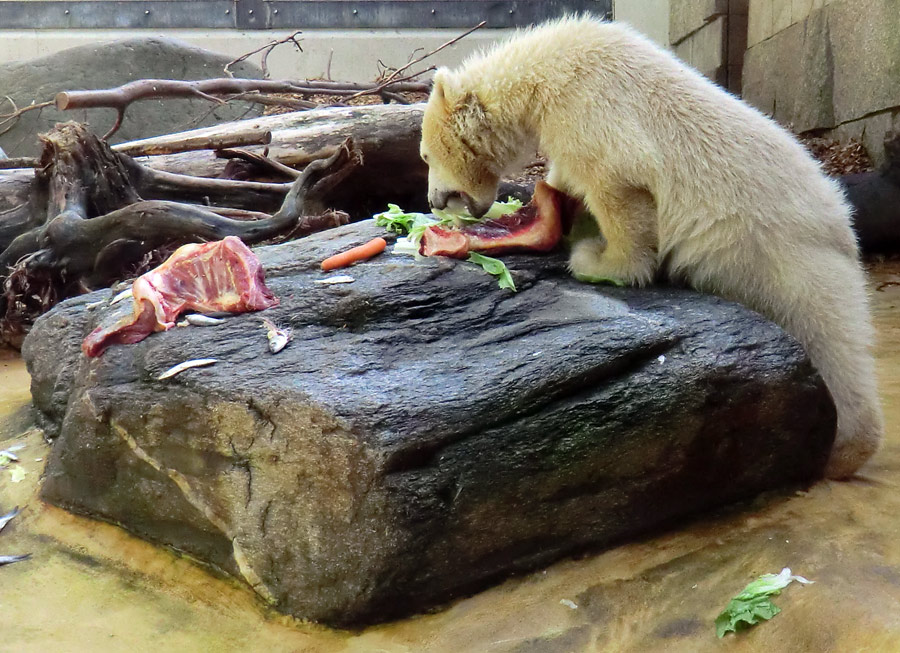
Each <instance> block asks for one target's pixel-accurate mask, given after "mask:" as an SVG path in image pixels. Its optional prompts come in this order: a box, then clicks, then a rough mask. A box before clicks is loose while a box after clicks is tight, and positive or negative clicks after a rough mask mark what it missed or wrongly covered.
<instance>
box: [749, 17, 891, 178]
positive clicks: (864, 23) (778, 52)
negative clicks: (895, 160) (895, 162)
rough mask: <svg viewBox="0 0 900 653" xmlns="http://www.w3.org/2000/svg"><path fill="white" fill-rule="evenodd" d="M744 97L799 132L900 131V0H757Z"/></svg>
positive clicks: (860, 134) (861, 135)
mask: <svg viewBox="0 0 900 653" xmlns="http://www.w3.org/2000/svg"><path fill="white" fill-rule="evenodd" d="M748 43H749V46H750V47H749V49H748V51H747V54H746V60H745V67H744V98H745V99H746V100H748V101H749V102H751V103H752V104H754V105H756V106H757V107H759V108H760V109H762V110H763V111H765V112H766V113H768V114H769V115H772V116H774V117H775V119H776V120H778V121H779V122H781V123H782V124H784V125H787V126H789V127H791V128H792V129H793V130H794V131H796V132H810V131H813V132H821V133H823V134H826V135H830V136H832V137H835V138H837V139H840V140H846V139H848V138H851V137H852V138H856V139H858V140H860V141H862V142H863V144H864V145H865V146H866V148H867V149H868V150H869V153H870V154H871V155H872V156H873V158H874V159H875V160H876V162H880V161H881V160H882V159H883V156H884V147H883V141H884V135H885V134H886V133H887V132H888V131H889V130H891V129H893V130H897V131H900V0H831V1H830V2H829V1H827V0H751V2H750V14H749V22H748Z"/></svg>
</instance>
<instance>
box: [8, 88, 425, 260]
mask: <svg viewBox="0 0 900 653" xmlns="http://www.w3.org/2000/svg"><path fill="white" fill-rule="evenodd" d="M422 112H423V105H421V104H413V105H374V106H361V107H341V108H329V109H316V110H312V111H304V112H297V113H287V114H281V115H274V116H265V117H261V118H255V119H252V120H243V121H238V122H233V123H226V124H223V125H218V126H216V127H209V128H205V129H195V130H192V131H188V132H182V133H178V134H172V135H169V136H160V137H156V138H149V139H144V140H141V141H133V142H131V143H122V144H121V145H116V146H114V147H113V150H114V151H116V152H120V153H123V154H130V155H131V156H134V157H141V158H138V159H137V160H138V162H139V163H142V164H144V166H146V167H147V168H149V169H151V170H153V171H157V172H158V173H160V174H154V173H151V172H149V171H148V172H145V173H143V175H144V177H145V179H144V180H143V181H139V182H138V186H139V188H138V190H139V192H141V193H142V195H143V196H144V197H151V196H152V197H154V198H157V199H170V200H173V201H205V200H204V197H205V192H204V191H203V189H202V188H198V189H197V190H196V193H195V194H194V195H192V196H185V195H184V193H185V183H184V182H186V180H185V179H184V178H183V177H171V176H167V175H166V174H164V173H172V174H176V175H186V176H191V177H206V178H216V177H220V176H224V175H225V174H226V170H225V169H226V165H227V163H228V160H227V159H225V158H222V157H219V156H217V154H216V152H215V151H212V150H208V149H207V150H203V149H202V148H204V147H206V148H208V147H233V146H235V145H237V144H242V143H248V142H253V140H254V139H255V138H259V139H266V140H268V141H269V142H268V144H267V145H265V146H263V145H258V146H253V145H250V146H248V147H246V149H247V150H248V151H250V152H254V153H257V154H262V153H263V152H267V156H268V158H269V159H272V160H274V161H277V162H278V163H281V164H284V165H286V166H289V167H292V168H302V167H303V166H305V165H306V164H308V163H309V162H311V161H315V160H316V159H321V158H326V157H328V156H330V155H331V154H333V153H334V151H335V150H336V149H337V147H338V146H339V145H340V144H341V143H342V142H343V141H344V140H345V139H346V138H348V137H351V138H353V141H354V143H355V145H356V147H357V148H358V149H359V151H360V152H361V153H362V157H363V163H362V165H361V166H359V167H358V168H357V169H355V170H354V171H353V173H352V174H350V175H349V176H348V177H347V178H346V179H345V180H344V182H343V183H341V184H339V185H338V186H337V187H335V188H334V189H333V190H332V191H331V192H330V193H328V195H326V196H325V197H323V198H321V202H322V203H323V205H324V206H325V208H339V209H341V210H343V211H346V212H347V213H349V214H350V216H351V218H353V219H358V218H363V217H367V216H369V215H371V214H372V213H373V212H376V211H380V210H383V207H384V206H385V204H386V203H387V202H396V203H397V204H400V205H401V206H404V207H406V206H409V207H410V208H411V209H414V208H418V209H424V208H425V205H426V201H425V190H426V186H427V184H426V179H427V176H428V168H427V167H426V166H425V164H424V163H423V162H422V161H421V159H420V158H419V139H420V133H421V131H420V128H421V122H422ZM266 140H260V141H259V142H260V143H265V142H266ZM185 150H195V151H185ZM145 155H148V156H145ZM149 155H154V156H149ZM270 178H271V177H270ZM277 180H278V181H282V182H283V181H290V178H289V177H287V176H284V175H282V176H280V177H278V178H277ZM217 188H218V190H219V191H220V192H223V193H224V192H225V187H224V186H222V185H220V186H219V187H217ZM245 191H246V188H243V187H242V188H241V190H240V191H239V192H235V193H231V194H229V195H227V197H226V196H223V197H222V205H223V206H229V207H233V208H242V209H248V210H255V211H263V212H273V211H276V210H278V208H279V206H280V205H281V202H282V200H283V199H284V194H285V193H286V192H287V187H286V186H284V184H277V187H275V186H267V187H260V188H259V189H258V192H257V193H256V194H247V193H246V192H245ZM43 192H44V191H43V189H42V188H41V183H40V180H38V179H37V178H36V175H35V173H34V171H33V170H29V169H23V170H8V171H0V248H3V247H4V245H3V243H4V242H7V243H8V242H9V239H10V235H12V237H15V235H18V234H20V233H23V232H24V231H27V230H28V228H29V226H28V225H29V224H31V225H33V224H40V223H42V222H44V221H45V220H46V215H44V213H45V202H44V198H43V197H42V196H41V195H42V193H43Z"/></svg>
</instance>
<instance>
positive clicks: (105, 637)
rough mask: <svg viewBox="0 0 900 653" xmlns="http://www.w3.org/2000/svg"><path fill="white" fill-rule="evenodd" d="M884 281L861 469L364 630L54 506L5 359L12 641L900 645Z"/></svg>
mask: <svg viewBox="0 0 900 653" xmlns="http://www.w3.org/2000/svg"><path fill="white" fill-rule="evenodd" d="M871 279H872V287H873V290H874V292H873V298H874V306H875V314H876V321H877V326H878V331H879V336H880V341H879V345H878V352H877V353H878V361H879V373H880V377H881V392H882V396H883V399H884V407H885V413H886V421H887V429H888V431H887V441H886V443H885V446H884V448H883V449H882V451H881V452H880V453H879V454H878V455H877V456H876V458H875V459H874V460H873V461H872V463H870V464H869V465H868V466H867V467H866V468H865V470H864V473H863V474H862V475H860V476H859V477H858V478H856V479H854V480H852V481H850V482H844V483H832V482H821V483H819V484H817V485H815V486H814V487H812V488H810V490H809V491H808V492H799V493H794V494H789V495H784V494H782V495H774V496H768V497H765V498H761V499H760V500H758V501H756V502H754V504H752V505H749V506H748V505H745V506H741V507H739V508H735V509H731V510H728V511H724V512H722V513H719V514H717V515H714V516H710V517H707V518H705V519H703V520H699V521H695V522H692V523H689V524H686V525H684V526H683V527H682V528H681V529H679V530H673V531H670V532H667V533H664V534H658V535H656V536H653V537H648V538H646V539H644V540H642V541H638V542H634V543H631V544H627V545H624V546H620V547H618V548H615V549H611V550H608V551H605V552H602V553H599V554H597V555H595V556H592V557H588V558H584V559H581V560H568V561H563V562H561V563H558V564H556V565H554V566H552V567H550V568H549V569H547V570H545V571H540V572H536V573H534V574H531V575H528V576H524V577H520V578H515V579H512V580H509V581H507V582H505V583H503V584H502V585H499V586H497V587H495V588H493V589H490V590H488V591H485V592H482V593H481V594H479V595H477V596H474V597H470V598H468V599H464V600H461V601H458V602H457V603H455V604H453V605H451V606H449V607H448V608H447V609H445V610H443V611H441V612H438V613H436V614H430V615H425V616H419V617H414V618H411V619H408V620H405V621H401V622H396V623H392V624H388V625H385V626H380V627H376V628H371V629H367V630H365V631H361V632H343V631H332V630H329V629H326V628H323V627H319V626H316V625H312V624H305V623H301V622H297V621H295V620H291V619H288V618H285V617H282V616H279V615H277V614H275V613H273V612H271V611H269V610H267V609H266V608H265V607H264V606H263V605H262V604H261V603H260V602H258V601H257V600H255V599H254V597H253V595H252V594H251V593H250V592H249V591H248V590H246V589H245V588H243V587H242V586H240V585H239V584H237V583H235V582H233V581H230V580H227V579H222V578H217V577H214V576H212V575H211V574H209V573H208V572H207V571H205V570H204V569H203V568H202V567H200V566H199V565H197V564H195V563H193V562H192V561H190V560H188V559H185V558H182V557H179V556H177V555H175V554H173V553H171V552H169V551H166V550H162V549H158V548H156V547H153V546H151V545H149V544H147V543H145V542H142V541H141V540H138V539H136V538H134V537H132V536H130V535H129V534H127V533H126V532H125V531H123V530H121V529H119V528H117V527H115V526H112V525H109V524H102V523H97V522H93V521H91V520H88V519H84V518H80V517H75V516H72V515H69V514H67V513H65V512H64V511H62V510H59V509H57V508H54V507H52V506H47V505H44V504H42V503H41V502H40V500H39V499H38V498H37V495H36V492H37V489H38V484H39V482H40V474H41V470H42V469H43V465H44V462H45V461H46V458H47V454H48V448H47V446H46V445H45V444H44V442H43V439H42V437H41V433H40V432H39V431H37V430H36V429H33V428H31V423H30V419H31V418H30V413H29V408H28V406H29V402H30V395H29V391H28V375H27V373H26V371H25V369H24V365H23V363H22V362H21V360H19V359H18V358H16V357H14V356H12V355H10V354H7V355H6V356H5V357H4V356H0V449H2V448H4V447H5V446H7V445H9V444H11V443H16V442H24V443H25V444H26V445H27V446H26V448H25V449H24V450H22V451H20V452H18V453H19V454H20V456H21V459H22V466H23V467H24V469H25V471H26V475H25V477H24V479H23V480H21V481H19V482H15V483H14V482H13V480H12V479H13V476H12V473H11V471H10V469H9V468H7V469H0V512H6V511H7V510H8V509H10V508H12V507H13V506H15V505H19V506H22V507H24V512H23V513H22V515H20V516H19V517H18V518H17V519H16V520H14V521H13V522H12V523H11V524H9V525H8V526H7V527H6V529H5V530H4V531H3V533H2V534H0V553H2V554H12V553H24V552H31V553H32V554H33V557H32V558H31V559H30V560H28V561H26V562H21V563H18V564H14V565H10V566H6V567H0V587H2V593H0V612H2V614H3V624H4V627H3V634H2V636H0V651H16V652H28V651H41V652H44V651H70V652H71V651H92V652H93V651H111V652H117V651H127V652H128V653H141V652H144V651H148V652H154V653H155V652H157V651H188V652H192V651H199V652H205V651H217V652H218V651H262V652H265V653H279V652H282V651H284V652H288V651H291V652H304V653H319V652H322V653H324V652H331V651H346V652H363V651H365V652H371V653H375V652H385V653H388V652H390V653H394V652H397V653H401V652H402V653H412V652H419V651H434V652H447V653H451V652H452V653H460V652H467V651H472V652H482V651H484V652H491V653H493V652H504V653H513V652H514V653H526V652H528V653H550V652H559V653H563V652H565V653H572V652H579V651H635V652H641V653H643V652H647V651H649V652H653V651H666V652H679V651H685V652H688V651H690V652H691V653H695V652H700V653H702V652H705V651H717V652H719V651H747V652H750V651H753V652H755V651H766V652H767V653H780V652H785V653H787V652H790V653H794V652H798V651H816V652H821V653H826V652H831V651H833V652H835V653H837V652H840V653H848V652H855V651H869V652H880V651H884V652H890V653H894V652H896V651H900V493H898V491H897V489H898V488H897V486H898V479H900V477H898V471H900V427H898V417H900V365H898V363H900V310H898V304H900V285H892V283H893V282H897V283H898V284H900V265H898V264H879V265H877V266H875V268H874V270H873V272H872V274H871ZM885 282H888V285H884V284H885ZM878 287H881V289H880V290H875V289H876V288H878ZM785 566H789V567H791V568H792V569H793V570H794V573H797V574H802V575H804V576H806V577H808V578H810V579H811V580H814V581H815V584H813V585H809V586H805V587H801V586H799V585H798V584H796V583H795V584H794V585H791V586H790V587H788V588H787V589H786V590H785V591H784V592H783V593H782V595H781V596H779V597H777V598H776V599H775V602H776V603H777V604H778V605H779V606H780V607H781V608H782V610H783V612H782V613H781V614H779V615H777V616H776V617H775V618H774V619H773V620H772V621H770V622H768V623H764V624H762V625H760V626H758V627H756V628H754V629H752V630H750V631H748V632H745V633H743V634H741V635H740V636H737V637H735V636H728V637H727V638H726V639H724V640H718V639H716V636H715V629H714V626H713V620H714V619H715V616H716V614H717V613H718V612H719V611H720V610H721V609H722V608H723V607H724V606H725V604H726V603H727V602H728V599H729V598H730V597H731V596H732V595H733V594H735V593H737V592H738V591H740V589H741V588H743V586H744V585H745V584H746V583H747V582H749V581H750V580H752V579H754V578H755V577H757V576H758V575H760V574H762V573H767V572H773V573H774V572H778V571H779V570H781V568H782V567H785Z"/></svg>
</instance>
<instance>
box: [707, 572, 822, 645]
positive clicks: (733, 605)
mask: <svg viewBox="0 0 900 653" xmlns="http://www.w3.org/2000/svg"><path fill="white" fill-rule="evenodd" d="M792 581H797V582H798V583H802V584H804V585H807V584H810V583H812V582H813V581H811V580H807V579H805V578H804V577H803V576H792V575H791V570H790V569H789V568H787V567H785V568H784V569H782V570H781V573H780V574H764V575H762V576H760V577H759V578H757V579H756V580H755V581H753V582H752V583H750V584H749V585H747V587H745V588H744V590H743V591H742V592H741V593H740V594H738V595H737V596H735V597H734V598H733V599H731V601H729V603H728V606H727V607H726V608H725V610H724V611H723V612H722V614H720V615H719V616H718V617H716V635H718V636H719V637H724V636H725V635H726V634H727V633H730V632H734V633H737V632H739V631H741V630H746V629H747V628H750V627H751V626H755V625H756V624H758V623H760V622H762V621H766V620H768V619H771V618H772V617H774V616H775V615H776V614H778V613H779V612H781V608H779V607H778V606H777V605H775V604H774V603H772V601H771V600H770V598H769V597H772V596H778V595H779V594H781V590H783V589H784V588H785V587H787V586H788V585H790V584H791V582H792Z"/></svg>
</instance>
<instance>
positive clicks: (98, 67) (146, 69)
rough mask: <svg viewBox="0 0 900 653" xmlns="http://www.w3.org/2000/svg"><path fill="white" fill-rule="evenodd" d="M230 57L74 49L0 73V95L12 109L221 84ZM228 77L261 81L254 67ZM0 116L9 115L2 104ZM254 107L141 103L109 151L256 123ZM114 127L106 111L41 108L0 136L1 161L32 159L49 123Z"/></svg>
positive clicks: (150, 43) (162, 43)
mask: <svg viewBox="0 0 900 653" xmlns="http://www.w3.org/2000/svg"><path fill="white" fill-rule="evenodd" d="M230 59H231V58H230V57H227V56H225V55H221V54H217V53H215V52H210V51H209V50H204V49H202V48H198V47H194V46H192V45H189V44H187V43H184V42H182V41H179V40H177V39H171V38H165V37H146V38H131V39H123V40H120V41H111V42H106V43H98V44H96V45H82V46H78V47H75V48H70V49H68V50H62V51H61V52H57V53H54V54H50V55H47V56H45V57H40V58H38V59H31V60H28V61H14V62H12V63H6V64H2V65H0V89H2V96H3V97H8V98H9V99H11V100H12V101H13V102H15V103H16V106H18V107H25V106H28V105H29V104H31V103H32V102H36V103H39V102H45V101H47V100H53V98H54V97H55V96H56V94H57V93H59V92H60V91H71V90H81V89H98V88H113V87H115V86H119V85H121V84H125V83H128V82H131V81H134V80H136V79H188V80H191V79H207V78H211V77H225V76H226V75H225V73H224V72H223V68H224V67H225V64H227V63H228V62H229V61H230ZM232 70H233V71H234V75H235V77H246V78H253V79H260V78H262V71H261V70H260V69H259V67H257V66H255V65H253V64H250V63H247V62H245V61H242V62H241V63H239V64H237V65H235V66H233V67H232ZM4 102H5V104H4V105H3V106H4V110H2V111H0V113H7V112H8V111H9V110H11V106H10V104H9V101H8V100H5V101H4ZM259 113H261V111H260V108H259V105H256V104H248V103H246V102H237V101H235V102H229V103H228V104H227V105H222V106H219V105H216V104H213V103H212V102H209V101H206V100H202V99H189V100H187V99H181V100H178V99H166V100H142V101H140V102H135V103H134V104H132V105H131V106H130V107H129V108H128V110H127V111H126V112H125V119H124V120H123V121H122V126H121V128H120V129H119V131H118V132H116V134H115V135H114V136H113V137H112V138H111V139H110V142H112V143H120V142H123V141H129V140H137V139H140V138H146V137H150V136H159V135H160V134H168V133H170V132H175V131H182V130H185V129H191V128H193V127H205V126H208V125H215V124H218V123H220V122H225V121H229V120H237V119H239V118H242V117H246V116H248V115H249V116H254V115H259ZM115 119H116V112H115V110H114V109H86V110H85V109H80V110H73V111H57V110H56V109H55V108H54V107H52V106H51V107H47V108H44V109H41V110H40V111H28V112H26V113H24V114H22V115H21V116H20V117H19V119H18V120H17V122H16V123H15V125H14V126H13V127H12V128H11V129H10V130H9V131H7V132H5V133H4V134H2V135H0V147H3V149H4V150H6V153H7V154H8V155H9V156H36V155H37V154H38V153H39V152H40V146H39V144H38V140H37V134H39V133H43V132H46V131H47V130H49V129H50V128H51V127H53V125H54V124H56V123H57V122H65V121H67V120H77V121H79V122H84V123H88V124H89V125H90V126H91V129H92V130H93V131H94V132H96V133H97V134H104V133H106V131H107V130H108V129H109V128H110V127H112V126H113V123H114V122H115Z"/></svg>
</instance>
